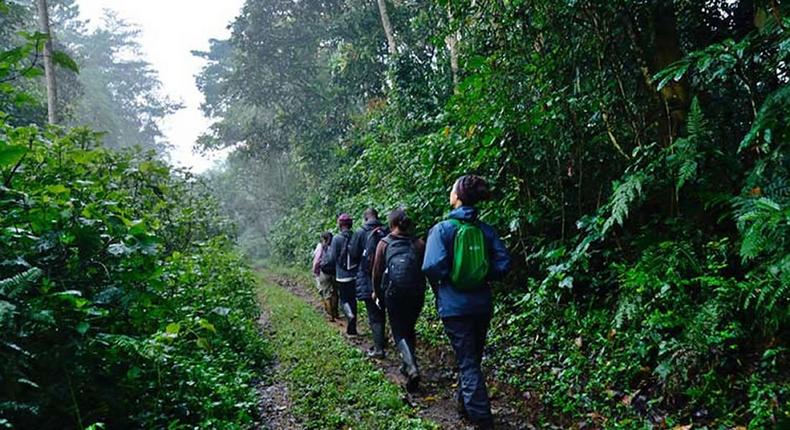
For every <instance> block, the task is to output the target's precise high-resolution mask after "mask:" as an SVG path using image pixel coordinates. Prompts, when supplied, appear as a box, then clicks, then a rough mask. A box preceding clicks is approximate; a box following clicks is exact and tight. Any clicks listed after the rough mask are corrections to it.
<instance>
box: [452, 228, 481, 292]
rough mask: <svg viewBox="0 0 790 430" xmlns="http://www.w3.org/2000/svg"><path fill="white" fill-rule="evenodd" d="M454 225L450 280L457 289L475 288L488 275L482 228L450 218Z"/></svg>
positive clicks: (468, 289) (479, 285)
mask: <svg viewBox="0 0 790 430" xmlns="http://www.w3.org/2000/svg"><path fill="white" fill-rule="evenodd" d="M450 222H451V223H452V224H453V225H454V226H455V227H456V230H457V231H456V234H455V240H454V241H453V268H452V271H451V272H450V282H452V284H453V286H454V287H455V288H457V289H459V290H467V291H470V290H476V289H478V288H480V287H482V286H483V285H485V280H486V276H487V275H488V250H487V248H486V238H485V236H484V235H483V230H481V229H480V227H478V226H477V225H476V224H474V223H469V222H464V221H460V220H457V219H451V220H450Z"/></svg>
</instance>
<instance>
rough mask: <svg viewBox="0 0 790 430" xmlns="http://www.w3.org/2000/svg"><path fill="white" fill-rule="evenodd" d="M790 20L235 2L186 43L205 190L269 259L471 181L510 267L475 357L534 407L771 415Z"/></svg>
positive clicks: (778, 415)
mask: <svg viewBox="0 0 790 430" xmlns="http://www.w3.org/2000/svg"><path fill="white" fill-rule="evenodd" d="M788 13H790V7H788V5H787V2H786V1H781V2H780V1H773V0H737V1H709V0H704V1H703V0H675V1H672V0H654V1H623V0H618V1H610V2H593V1H584V0H581V1H568V2H556V1H547V0H518V1H499V2H497V1H492V2H480V1H474V0H444V1H439V2H433V1H420V0H407V1H392V2H387V1H379V2H371V1H362V0H343V1H340V0H330V1H323V2H291V1H285V0H283V1H277V0H248V1H247V2H246V4H245V7H244V9H243V11H242V13H241V15H240V16H239V17H238V18H237V19H236V20H235V21H234V22H233V23H232V29H233V36H232V37H231V38H230V40H224V41H215V42H214V43H213V45H212V49H211V50H210V52H206V53H200V55H202V56H203V57H204V58H206V59H208V60H209V64H208V66H207V67H206V68H205V69H204V72H203V74H202V75H201V76H200V77H199V80H198V81H199V84H200V85H201V86H202V89H203V91H204V93H205V94H206V97H207V99H206V104H205V105H204V110H205V112H206V113H207V114H208V115H210V116H213V117H214V118H216V119H217V122H216V124H215V126H214V128H213V129H212V131H211V132H210V133H208V134H207V135H206V136H204V137H203V138H202V140H201V143H202V144H203V145H204V146H205V147H206V148H217V147H231V146H235V148H236V149H235V153H234V154H233V155H232V156H231V158H230V159H229V161H228V166H227V168H226V169H225V170H223V171H220V172H216V173H215V174H214V178H213V179H214V183H215V184H216V186H217V192H218V195H219V196H220V198H221V200H222V204H223V205H224V207H225V208H226V209H227V210H228V211H229V212H230V213H232V214H234V216H235V217H236V220H237V221H238V222H239V223H240V225H241V227H242V232H243V233H244V236H245V237H247V238H250V239H253V238H259V237H264V238H265V242H263V243H261V242H260V241H259V240H247V241H245V243H246V244H248V245H249V246H248V249H249V250H251V251H255V252H259V253H260V254H261V256H262V257H272V258H275V259H279V260H280V261H284V262H304V261H306V260H307V259H308V257H309V251H310V250H311V248H312V246H313V245H314V243H315V242H316V240H317V234H318V233H319V232H320V231H321V230H323V229H328V228H331V227H332V224H333V222H332V221H333V220H334V218H335V216H336V214H337V213H338V212H341V211H345V212H350V213H353V214H355V215H356V214H361V212H362V210H363V209H364V207H366V206H368V205H373V206H376V207H379V208H381V209H390V208H393V207H395V206H396V205H406V206H407V207H409V208H410V209H411V212H412V213H413V214H414V215H416V216H417V218H418V221H419V224H420V226H421V228H422V231H423V232H424V231H425V230H426V229H427V228H428V227H430V225H431V224H432V223H434V222H435V221H437V220H439V219H441V218H442V217H443V216H444V214H445V212H446V211H447V193H448V188H449V186H450V184H451V183H452V181H453V180H454V179H455V178H456V177H457V176H458V175H460V174H463V173H468V172H475V173H478V174H482V175H484V176H485V177H487V178H488V179H489V180H490V181H491V182H492V183H493V185H494V186H495V190H496V197H495V199H494V201H492V202H490V203H488V204H487V205H485V206H484V207H483V208H482V209H483V212H482V217H483V219H485V220H486V221H488V222H490V223H492V224H494V225H495V226H496V227H497V228H498V230H499V231H500V232H502V233H503V234H504V235H505V236H506V240H507V243H508V245H509V247H510V249H511V251H512V252H513V253H514V254H515V255H516V256H518V262H519V264H518V265H517V266H518V267H517V270H516V271H515V273H514V274H513V276H512V277H511V278H510V279H508V280H507V282H505V283H504V284H503V285H501V286H500V287H499V288H498V291H499V294H498V306H497V310H496V317H495V323H494V329H493V334H492V336H493V337H492V342H491V345H490V348H489V349H488V361H487V363H488V365H489V367H490V368H491V369H493V371H494V372H495V373H496V374H497V375H499V376H500V378H502V379H506V380H507V381H508V382H510V383H511V384H512V385H514V386H515V387H517V388H519V389H521V390H523V391H525V392H529V393H531V395H534V396H539V397H540V401H541V402H542V403H543V404H544V405H545V412H544V416H543V419H545V420H552V421H559V422H561V423H566V424H567V423H569V422H574V423H576V422H579V421H588V422H590V423H591V424H594V425H598V426H606V427H608V428H642V427H647V426H650V425H659V426H661V425H666V426H672V425H678V424H686V423H691V422H694V423H698V424H705V425H711V426H713V427H729V426H735V425H748V426H749V427H750V428H768V427H771V426H772V425H774V424H775V423H776V422H777V421H778V420H781V419H787V418H788V414H790V406H788V405H789V404H790V375H789V374H788V369H790V363H789V362H788V349H787V348H788V340H789V339H788V333H790V330H787V327H788V322H790V321H789V320H790V301H789V300H788V292H789V290H788V288H790V184H788V180H789V179H790V171H789V169H790V148H788V144H789V143H790V128H789V127H788V124H790V121H788V116H787V113H788V111H789V110H788V109H789V108H790V86H788V85H787V83H788V80H790V75H789V73H790V70H789V69H788V57H790V56H789V55H788V54H790V36H788V34H790V32H788V27H790V19H788V18H786V17H787V16H788ZM249 178H255V180H254V183H252V182H251V181H250V179H249ZM241 184H247V186H246V187H244V188H242V187H241V186H240V185H241Z"/></svg>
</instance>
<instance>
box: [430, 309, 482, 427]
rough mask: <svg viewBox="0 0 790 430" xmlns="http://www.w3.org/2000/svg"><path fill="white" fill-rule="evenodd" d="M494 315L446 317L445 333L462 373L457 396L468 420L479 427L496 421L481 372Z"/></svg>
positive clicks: (444, 319) (444, 321)
mask: <svg viewBox="0 0 790 430" xmlns="http://www.w3.org/2000/svg"><path fill="white" fill-rule="evenodd" d="M490 322H491V315H465V316H459V317H450V318H443V319H442V323H444V331H445V333H447V336H448V337H449V338H450V344H451V345H452V347H453V350H454V351H455V361H456V364H457V365H458V369H459V371H460V375H459V376H460V377H459V379H460V381H459V382H460V384H458V397H459V399H460V400H461V402H462V403H463V405H464V409H465V410H466V413H467V414H468V415H469V418H470V419H471V420H472V421H474V422H475V423H476V424H489V423H491V422H493V416H492V415H491V402H490V401H489V399H488V391H487V389H486V380H485V376H483V371H482V369H481V366H480V365H481V362H482V361H483V350H484V349H485V345H486V336H487V335H488V326H489V323H490Z"/></svg>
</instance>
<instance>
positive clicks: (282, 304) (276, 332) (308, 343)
mask: <svg viewBox="0 0 790 430" xmlns="http://www.w3.org/2000/svg"><path fill="white" fill-rule="evenodd" d="M259 296H260V299H261V303H262V305H263V306H264V307H265V308H266V311H268V313H269V324H270V327H271V329H272V333H271V336H272V339H271V341H272V344H273V346H274V349H275V351H276V354H277V357H278V359H279V362H280V372H279V374H278V375H276V377H279V378H284V379H285V381H286V383H287V384H288V388H289V392H290V395H291V400H292V402H293V413H294V415H296V416H297V417H298V418H300V419H301V420H302V422H303V423H304V426H305V428H308V429H376V430H379V429H381V430H385V429H392V430H395V429H398V430H419V429H437V428H438V427H437V426H436V425H435V424H433V423H429V422H426V421H425V420H422V419H420V418H418V417H416V415H415V413H414V411H413V410H412V409H411V408H410V407H409V406H407V405H406V404H405V403H404V402H403V400H402V396H403V392H402V389H401V388H399V387H398V386H396V385H395V384H393V383H391V382H390V381H388V380H387V378H386V377H385V375H384V374H383V373H382V372H381V371H380V370H378V369H377V368H376V367H375V366H374V365H373V364H371V363H370V362H368V361H367V360H366V359H365V358H364V357H363V355H362V353H361V352H360V351H359V350H357V349H356V348H353V347H351V346H349V345H348V344H347V343H346V342H345V341H344V339H343V338H342V337H341V335H340V334H339V333H338V332H337V331H336V330H335V329H334V328H332V327H330V326H329V325H328V324H327V323H326V321H325V320H324V318H323V317H322V316H321V315H319V314H318V312H316V310H315V309H314V308H312V307H311V306H310V305H309V304H308V303H305V302H304V301H303V300H302V299H300V298H299V297H297V296H295V295H293V294H292V293H290V292H288V291H286V290H285V289H283V288H281V287H279V286H277V285H274V284H272V283H271V282H269V281H267V280H265V279H262V280H261V288H260V291H259Z"/></svg>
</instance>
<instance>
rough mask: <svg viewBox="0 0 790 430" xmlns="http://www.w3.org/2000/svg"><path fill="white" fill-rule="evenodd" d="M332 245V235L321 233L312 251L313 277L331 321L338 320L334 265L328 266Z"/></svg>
mask: <svg viewBox="0 0 790 430" xmlns="http://www.w3.org/2000/svg"><path fill="white" fill-rule="evenodd" d="M331 243H332V233H330V232H328V231H327V232H324V233H321V241H320V242H318V245H317V246H316V248H315V251H313V275H314V276H315V283H316V286H317V287H318V294H319V295H320V296H321V304H322V305H323V306H324V310H325V311H326V313H327V314H328V315H329V318H331V320H332V321H334V320H335V319H337V318H340V315H339V314H338V311H337V293H338V292H337V286H336V285H335V265H334V264H331V265H330V264H328V260H329V259H328V257H329V244H331Z"/></svg>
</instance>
